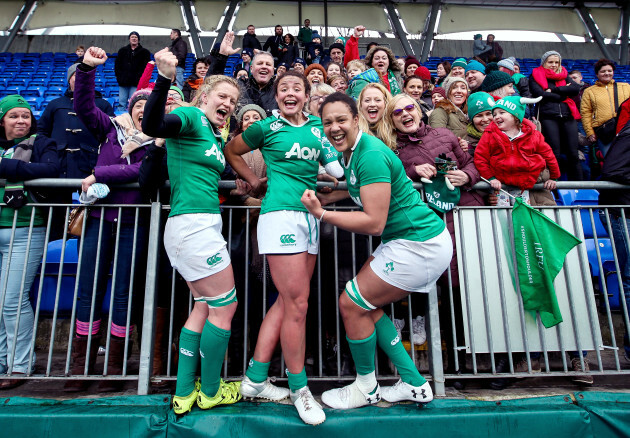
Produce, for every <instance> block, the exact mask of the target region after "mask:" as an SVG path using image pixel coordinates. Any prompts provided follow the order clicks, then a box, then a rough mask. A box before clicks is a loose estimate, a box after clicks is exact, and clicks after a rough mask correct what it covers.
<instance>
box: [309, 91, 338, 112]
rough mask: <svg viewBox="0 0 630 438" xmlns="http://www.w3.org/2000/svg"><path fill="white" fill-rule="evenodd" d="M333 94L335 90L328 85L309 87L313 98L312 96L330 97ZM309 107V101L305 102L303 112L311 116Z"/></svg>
mask: <svg viewBox="0 0 630 438" xmlns="http://www.w3.org/2000/svg"><path fill="white" fill-rule="evenodd" d="M334 92H335V89H334V88H333V87H331V86H330V85H328V84H313V85H312V86H311V94H310V95H311V96H314V95H316V94H317V95H321V96H330V95H331V94H333V93H334ZM310 107H311V103H310V101H309V102H307V104H306V105H304V110H305V111H306V112H307V113H309V114H312V113H311V108H310ZM313 115H314V116H317V117H319V114H313Z"/></svg>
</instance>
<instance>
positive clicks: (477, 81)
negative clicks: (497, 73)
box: [466, 70, 486, 90]
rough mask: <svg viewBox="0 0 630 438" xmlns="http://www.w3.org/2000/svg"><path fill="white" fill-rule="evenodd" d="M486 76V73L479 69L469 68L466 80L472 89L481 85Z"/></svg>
mask: <svg viewBox="0 0 630 438" xmlns="http://www.w3.org/2000/svg"><path fill="white" fill-rule="evenodd" d="M485 78H486V75H484V74H483V73H481V72H480V71H477V70H468V71H467V72H466V82H468V86H469V87H470V88H471V89H473V90H474V89H476V88H479V87H481V83H482V82H483V80H484V79H485Z"/></svg>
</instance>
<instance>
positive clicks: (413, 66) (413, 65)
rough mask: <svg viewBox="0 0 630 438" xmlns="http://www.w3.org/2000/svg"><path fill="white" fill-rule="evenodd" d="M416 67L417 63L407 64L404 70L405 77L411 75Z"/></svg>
mask: <svg viewBox="0 0 630 438" xmlns="http://www.w3.org/2000/svg"><path fill="white" fill-rule="evenodd" d="M403 65H404V64H403ZM417 69H418V65H417V64H409V66H407V69H406V70H405V74H406V75H407V77H409V76H411V75H413V74H414V72H415V71H416V70H417Z"/></svg>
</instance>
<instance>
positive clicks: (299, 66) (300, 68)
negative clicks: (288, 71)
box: [293, 62, 304, 74]
mask: <svg viewBox="0 0 630 438" xmlns="http://www.w3.org/2000/svg"><path fill="white" fill-rule="evenodd" d="M293 70H295V71H296V72H298V73H302V74H304V66H303V65H302V64H300V63H299V62H296V63H295V65H294V66H293Z"/></svg>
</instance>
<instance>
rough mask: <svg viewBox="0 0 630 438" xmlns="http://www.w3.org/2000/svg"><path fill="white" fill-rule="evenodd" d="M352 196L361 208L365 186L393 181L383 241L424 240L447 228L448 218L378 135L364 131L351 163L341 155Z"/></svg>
mask: <svg viewBox="0 0 630 438" xmlns="http://www.w3.org/2000/svg"><path fill="white" fill-rule="evenodd" d="M340 161H341V165H342V167H343V171H344V173H345V176H346V182H347V183H348V192H350V197H351V198H352V200H353V201H354V202H355V203H356V204H357V205H358V206H359V207H361V208H363V204H362V203H361V193H360V189H361V186H367V185H369V184H374V183H381V182H385V183H389V184H391V196H390V201H389V212H388V214H387V222H386V224H385V229H384V230H383V234H382V236H381V241H382V242H389V241H390V240H394V239H405V240H412V241H416V242H424V241H425V240H429V239H431V238H432V237H435V236H437V235H438V234H440V233H441V232H442V231H443V230H444V227H445V225H444V222H443V221H442V219H440V217H439V216H438V215H437V214H435V213H434V212H433V211H432V210H431V209H430V208H429V207H428V206H427V205H426V204H425V203H424V202H423V201H422V197H421V196H420V193H419V192H418V191H417V190H416V189H414V188H413V185H412V182H411V180H410V179H409V178H408V177H407V174H406V173H405V169H404V167H403V165H402V162H401V161H400V159H399V158H398V157H397V156H396V154H394V152H392V151H391V150H390V149H389V148H388V147H387V146H385V144H384V143H383V142H382V141H380V140H379V139H378V138H376V137H374V136H371V135H368V134H364V133H361V134H360V137H359V138H357V143H356V144H355V146H354V150H353V152H352V155H351V156H350V160H349V163H348V164H347V165H346V163H344V159H343V157H342V158H341V159H340Z"/></svg>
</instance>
